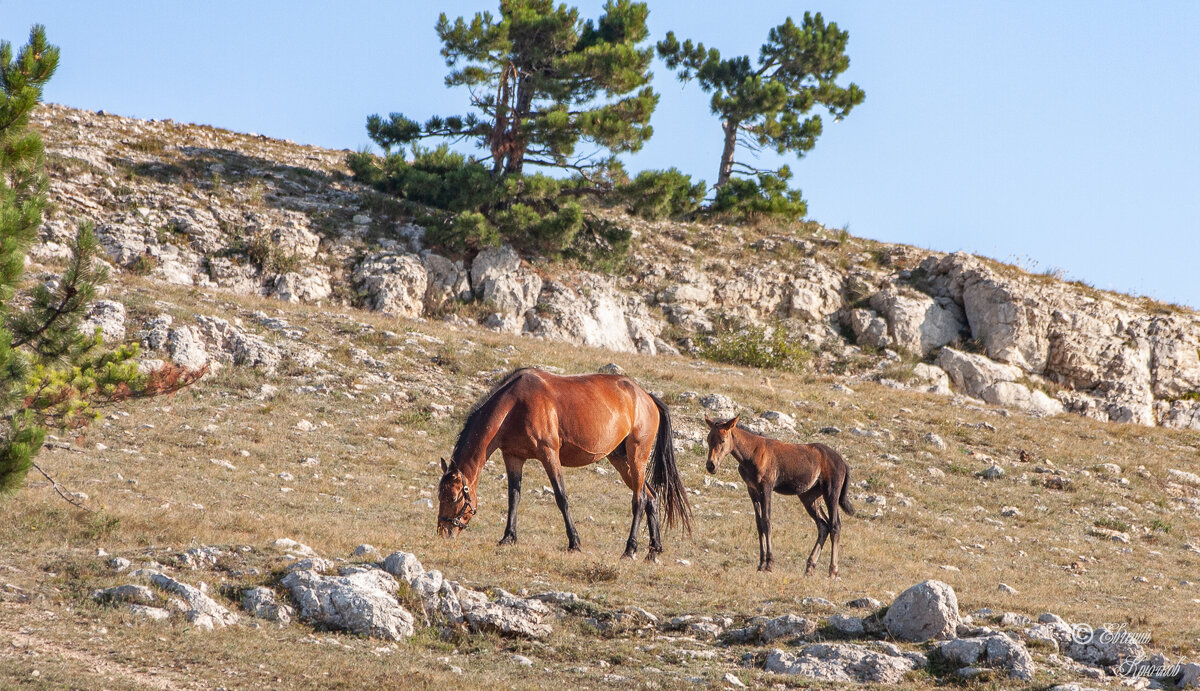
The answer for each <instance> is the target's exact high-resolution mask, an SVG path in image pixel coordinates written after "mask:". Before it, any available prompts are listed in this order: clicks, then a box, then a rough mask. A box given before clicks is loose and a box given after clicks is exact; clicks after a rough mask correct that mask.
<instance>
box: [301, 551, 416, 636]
mask: <svg viewBox="0 0 1200 691" xmlns="http://www.w3.org/2000/svg"><path fill="white" fill-rule="evenodd" d="M282 582H283V585H284V587H286V588H287V589H288V590H289V591H290V592H291V595H292V599H293V600H294V601H295V603H296V607H297V611H298V612H299V615H300V618H301V619H303V620H304V621H307V622H311V623H313V624H317V625H320V626H327V627H330V628H334V629H339V630H343V631H349V632H350V633H354V634H358V635H360V636H372V637H375V638H385V639H388V640H393V641H398V640H403V639H405V638H408V637H409V636H412V635H413V632H414V629H413V616H412V615H411V614H409V612H408V610H406V609H404V608H403V607H402V606H400V603H399V602H397V601H396V596H395V593H396V588H397V584H396V579H394V578H392V576H391V575H389V574H387V573H385V572H384V571H381V570H379V569H361V570H356V571H354V572H353V573H349V574H348V575H344V576H322V575H320V574H318V573H316V572H314V571H293V572H292V573H290V574H288V575H287V576H285V577H284V579H283V581H282Z"/></svg>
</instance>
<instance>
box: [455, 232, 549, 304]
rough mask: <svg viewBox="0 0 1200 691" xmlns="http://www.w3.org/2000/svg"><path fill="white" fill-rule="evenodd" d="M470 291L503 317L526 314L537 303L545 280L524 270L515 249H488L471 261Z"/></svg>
mask: <svg viewBox="0 0 1200 691" xmlns="http://www.w3.org/2000/svg"><path fill="white" fill-rule="evenodd" d="M471 289H472V290H473V291H474V293H475V295H476V296H477V297H478V298H479V299H480V300H482V301H483V302H484V303H485V304H488V305H491V306H492V307H493V308H495V309H496V310H498V311H499V312H500V313H501V314H512V315H523V314H525V312H526V311H528V310H529V309H531V308H533V306H534V305H536V304H537V299H538V294H539V293H541V291H542V278H541V277H540V276H538V275H537V274H535V273H532V272H529V271H525V270H524V269H523V267H522V265H521V257H520V255H518V254H517V252H516V250H514V249H513V248H511V247H509V246H507V245H505V246H503V247H489V248H488V249H485V250H483V251H482V252H480V253H479V254H478V255H476V256H475V260H474V261H473V262H471Z"/></svg>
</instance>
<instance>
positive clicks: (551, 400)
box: [437, 369, 691, 560]
mask: <svg viewBox="0 0 1200 691" xmlns="http://www.w3.org/2000/svg"><path fill="white" fill-rule="evenodd" d="M497 449H499V450H500V453H501V454H502V455H503V456H504V469H505V471H507V473H508V524H507V525H506V526H505V528H504V537H503V538H501V540H500V544H502V545H509V544H513V543H515V542H516V541H517V504H519V503H520V501H521V471H522V469H523V468H524V466H525V461H526V460H528V459H537V460H539V461H541V463H542V467H543V468H545V469H546V475H547V476H548V477H549V478H550V486H551V487H553V488H554V500H555V502H557V504H558V509H559V511H561V512H562V515H563V520H564V521H565V522H566V525H567V549H568V550H570V551H578V550H579V533H578V532H577V531H576V530H575V524H574V522H573V521H572V520H571V512H570V509H569V508H568V505H567V493H566V490H565V489H564V488H563V480H562V469H563V468H564V467H565V468H579V467H582V466H586V465H589V464H591V463H595V462H596V461H599V460H600V459H602V458H604V457H606V456H607V457H608V460H609V461H610V462H611V463H612V464H613V467H615V468H616V469H617V472H618V473H620V474H621V478H622V479H623V480H625V484H626V485H628V486H629V489H630V490H632V491H633V525H632V526H631V527H630V529H629V540H628V541H627V542H626V543H625V554H624V557H626V558H630V559H632V558H633V555H634V554H635V553H636V552H637V537H638V528H639V526H640V524H641V521H642V514H643V513H645V515H646V521H647V523H648V526H649V530H650V551H649V558H650V559H652V560H653V559H655V558H656V556H657V555H658V554H659V553H660V552H662V536H661V534H660V531H659V520H658V518H659V516H658V514H659V506H658V504H659V502H660V501H661V502H662V504H663V505H664V508H665V511H666V522H667V525H668V527H670V526H674V525H675V523H676V522H679V523H681V524H682V525H683V527H684V528H685V529H687V530H688V531H689V532H690V530H691V527H690V524H691V507H690V506H689V505H688V501H687V493H686V491H685V490H684V487H683V482H682V480H681V479H680V477H679V470H678V469H677V468H676V466H675V450H674V447H673V446H672V443H671V416H670V414H669V413H668V412H667V406H666V405H665V404H664V403H663V402H662V401H660V400H659V399H658V398H657V397H655V396H652V395H651V394H649V393H647V392H646V391H645V390H644V389H642V388H641V387H640V386H638V385H637V384H635V383H634V382H633V380H631V379H629V378H628V377H623V376H619V375H610V374H580V375H574V376H558V375H554V374H550V373H549V372H543V371H541V370H537V369H519V370H516V371H515V372H513V373H511V374H509V375H508V376H507V377H505V378H504V380H503V381H501V382H500V384H498V385H497V386H496V388H494V389H493V390H492V392H491V393H489V394H488V395H487V397H485V398H484V399H483V400H482V402H481V403H479V404H477V405H476V406H475V408H474V409H473V410H472V411H471V413H470V414H469V415H468V416H467V421H466V423H465V424H464V425H463V429H462V432H461V433H460V434H459V435H458V441H456V442H455V444H454V453H453V454H452V456H451V461H450V463H449V465H447V464H446V461H445V459H442V469H443V471H444V474H443V475H442V480H441V483H440V484H439V485H438V501H439V505H438V524H437V525H438V534H439V535H445V536H449V535H457V534H458V533H460V532H462V530H463V528H466V527H467V523H468V522H470V520H471V517H472V516H474V515H475V511H476V509H477V508H478V501H479V498H478V487H479V475H480V473H481V472H482V470H483V464H484V462H485V461H487V458H488V456H490V455H492V453H493V452H494V451H496V450H497ZM651 455H653V456H654V465H653V467H652V468H650V472H649V474H647V466H648V465H649V464H650V457H651Z"/></svg>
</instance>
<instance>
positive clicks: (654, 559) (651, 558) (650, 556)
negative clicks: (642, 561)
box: [646, 551, 658, 564]
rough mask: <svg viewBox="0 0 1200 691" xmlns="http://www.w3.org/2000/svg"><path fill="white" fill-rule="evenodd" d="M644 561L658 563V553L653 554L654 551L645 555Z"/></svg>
mask: <svg viewBox="0 0 1200 691" xmlns="http://www.w3.org/2000/svg"><path fill="white" fill-rule="evenodd" d="M646 561H648V562H652V563H654V564H657V563H658V552H654V551H651V552H647V553H646Z"/></svg>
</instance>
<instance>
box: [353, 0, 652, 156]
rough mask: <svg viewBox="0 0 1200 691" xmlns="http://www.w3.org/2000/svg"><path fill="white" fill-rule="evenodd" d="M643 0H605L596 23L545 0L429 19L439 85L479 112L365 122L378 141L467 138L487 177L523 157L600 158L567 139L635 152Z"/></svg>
mask: <svg viewBox="0 0 1200 691" xmlns="http://www.w3.org/2000/svg"><path fill="white" fill-rule="evenodd" d="M647 13H648V10H647V8H646V4H645V3H641V2H631V1H630V0H608V2H606V3H605V5H604V14H602V15H601V16H600V18H599V19H598V20H597V21H594V22H593V21H592V20H587V21H580V19H579V10H578V9H576V8H573V7H567V6H566V5H565V4H560V5H558V6H557V7H556V6H555V5H554V3H553V0H501V2H500V16H499V18H498V19H497V18H496V17H494V16H493V15H492V14H491V13H490V12H481V13H478V14H476V15H475V16H474V18H472V19H471V20H470V21H469V22H468V21H466V20H464V19H463V18H462V17H459V18H458V19H456V20H454V21H453V22H451V21H450V20H449V19H448V18H447V17H446V15H445V14H442V15H441V17H440V18H439V19H438V23H437V27H436V30H437V33H438V36H439V38H441V40H442V44H443V48H442V56H443V57H444V58H445V59H446V65H447V66H448V67H450V68H451V72H450V74H449V75H448V76H447V77H446V85H447V86H450V87H458V86H463V87H466V88H467V90H468V92H469V93H470V95H471V96H470V100H471V106H472V108H474V109H475V110H476V111H478V113H476V112H471V113H469V114H467V115H466V116H451V117H433V118H431V119H430V120H429V121H428V122H426V123H425V124H424V125H423V126H422V125H419V124H418V123H417V122H416V121H414V120H411V119H409V118H407V117H405V116H404V115H402V114H400V113H392V114H391V115H390V116H389V117H388V118H387V119H384V118H382V117H380V116H378V115H372V116H371V117H370V118H368V120H367V131H368V134H369V135H370V136H371V138H372V139H373V140H374V141H375V142H376V143H378V144H379V145H380V146H382V147H384V148H385V149H390V147H392V146H396V145H404V144H409V143H412V142H414V141H416V140H418V139H421V138H425V137H443V138H451V139H462V138H473V139H474V140H475V141H476V143H477V144H478V145H479V147H480V148H481V149H483V150H485V151H486V152H487V155H486V156H485V157H484V158H483V160H486V159H487V158H490V159H491V161H492V167H491V170H492V175H493V176H499V175H502V174H520V173H522V172H523V170H524V166H525V164H527V163H528V164H531V165H538V166H551V167H563V168H574V169H576V170H581V171H582V170H587V169H591V168H594V167H597V166H601V165H603V164H604V161H598V160H596V159H595V158H593V156H592V155H591V154H587V155H583V156H579V155H577V154H576V146H577V145H578V144H579V143H580V142H581V141H583V142H589V143H591V144H595V145H597V146H598V147H601V148H604V149H608V150H609V151H611V152H613V153H622V152H632V151H637V150H638V149H640V148H641V147H642V144H643V143H644V142H645V141H646V140H647V139H648V138H649V137H650V134H651V132H652V129H651V127H650V124H649V122H650V115H651V113H652V112H653V111H654V108H655V106H656V105H657V104H658V95H657V94H656V93H654V91H653V89H651V88H650V87H649V86H648V83H649V81H650V72H649V67H650V62H651V60H652V59H653V56H654V49H653V47H650V46H647V47H645V48H639V47H638V46H639V44H640V43H642V42H643V41H645V40H646V38H647V36H648V35H649V34H648V31H647V29H646V15H647Z"/></svg>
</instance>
